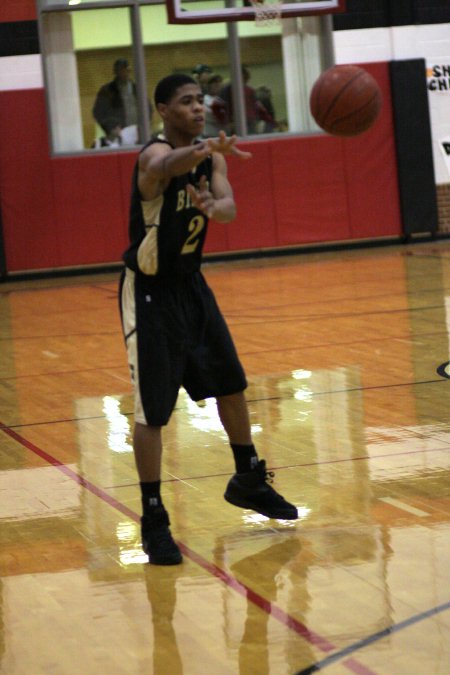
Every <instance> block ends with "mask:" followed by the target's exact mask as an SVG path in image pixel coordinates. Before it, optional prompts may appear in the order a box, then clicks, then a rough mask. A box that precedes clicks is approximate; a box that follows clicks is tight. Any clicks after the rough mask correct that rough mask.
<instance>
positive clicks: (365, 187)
mask: <svg viewBox="0 0 450 675" xmlns="http://www.w3.org/2000/svg"><path fill="white" fill-rule="evenodd" d="M365 67H366V68H367V69H368V70H370V72H372V74H373V75H374V76H375V77H376V78H377V80H378V82H379V83H380V85H381V87H382V90H383V96H384V105H383V109H382V113H381V116H380V118H379V120H378V121H377V123H376V124H375V125H374V127H373V128H372V129H371V130H369V131H368V132H366V133H365V134H362V135H361V136H359V137H356V138H351V139H339V138H333V137H330V136H325V135H317V136H308V137H286V136H285V137H280V138H279V139H273V140H255V141H252V142H248V143H242V147H245V148H246V149H249V150H251V152H252V153H253V158H252V159H251V160H248V161H246V162H242V161H239V160H237V159H236V158H231V159H230V160H229V162H228V166H229V176H230V179H231V182H232V185H233V189H234V193H235V197H236V201H237V204H238V217H237V219H236V221H235V222H234V223H232V224H230V225H227V226H225V225H218V224H215V223H211V225H210V229H209V234H208V239H207V243H206V252H210V253H212V252H216V253H217V252H233V251H242V250H259V249H266V248H274V247H285V246H296V245H301V244H305V243H308V244H310V243H313V242H332V241H339V240H352V239H361V238H376V237H381V236H387V235H397V236H400V234H401V222H400V210H399V197H398V187H397V168H396V160H395V147H394V135H393V124H392V113H391V101H390V94H389V78H388V69H387V64H383V63H377V64H371V65H367V64H365ZM46 124H47V123H46V113H45V102H44V91H43V90H41V89H34V90H21V91H5V92H0V192H1V196H0V198H1V209H2V217H3V234H4V243H5V252H6V261H7V270H8V272H15V271H22V270H34V269H42V268H59V267H65V266H72V265H77V266H78V265H85V264H101V263H108V262H117V261H118V260H120V257H121V254H122V251H123V250H124V248H125V247H126V242H127V220H128V196H129V187H130V177H131V170H132V166H133V163H134V161H135V156H136V153H108V154H105V155H103V154H102V155H101V156H99V155H98V154H92V155H90V154H86V155H85V156H74V157H64V158H51V157H50V155H49V139H48V131H47V126H46Z"/></svg>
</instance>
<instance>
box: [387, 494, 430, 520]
mask: <svg viewBox="0 0 450 675" xmlns="http://www.w3.org/2000/svg"><path fill="white" fill-rule="evenodd" d="M379 500H380V502H385V503H386V504H389V505H390V506H394V507H395V508H396V509H401V510H402V511H407V512H408V513H412V514H414V515H415V516H420V518H426V517H427V516H431V513H428V511H422V509H416V507H415V506H410V505H409V504H407V503H406V502H403V501H401V500H400V499H395V498H394V497H379Z"/></svg>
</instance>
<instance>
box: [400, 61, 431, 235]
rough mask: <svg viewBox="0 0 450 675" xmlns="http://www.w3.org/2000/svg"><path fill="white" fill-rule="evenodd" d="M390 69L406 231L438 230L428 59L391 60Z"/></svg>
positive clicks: (403, 220)
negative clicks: (427, 70)
mask: <svg viewBox="0 0 450 675" xmlns="http://www.w3.org/2000/svg"><path fill="white" fill-rule="evenodd" d="M389 72H390V79H391V95H392V103H393V106H392V110H393V115H394V128H395V146H396V153H397V172H398V182H399V193H400V211H401V218H402V226H403V232H404V234H405V235H406V236H407V237H408V236H409V235H411V234H418V233H426V232H428V233H430V234H434V233H435V232H436V231H437V229H438V208H437V198H436V181H435V174H434V164H433V152H432V136H431V123H430V112H429V106H428V92H427V84H426V64H425V59H408V60H400V61H391V62H390V64H389Z"/></svg>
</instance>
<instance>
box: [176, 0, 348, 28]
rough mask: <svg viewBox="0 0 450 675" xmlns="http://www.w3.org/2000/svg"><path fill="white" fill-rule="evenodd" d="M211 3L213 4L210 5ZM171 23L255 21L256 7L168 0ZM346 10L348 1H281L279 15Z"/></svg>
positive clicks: (243, 1) (224, 0)
mask: <svg viewBox="0 0 450 675" xmlns="http://www.w3.org/2000/svg"><path fill="white" fill-rule="evenodd" d="M208 5H210V6H208ZM166 6H167V17H168V22H169V23H173V24H193V23H218V22H223V21H225V22H227V21H254V20H255V18H256V10H255V8H254V7H253V6H252V4H251V2H250V1H249V0H236V1H234V0H220V1H216V2H211V3H208V2H195V0H166ZM344 11H345V0H311V1H306V2H305V1H304V0H298V1H297V2H295V0H287V2H283V3H282V4H281V9H280V18H281V19H284V18H288V17H293V16H317V15H320V14H332V13H335V12H344Z"/></svg>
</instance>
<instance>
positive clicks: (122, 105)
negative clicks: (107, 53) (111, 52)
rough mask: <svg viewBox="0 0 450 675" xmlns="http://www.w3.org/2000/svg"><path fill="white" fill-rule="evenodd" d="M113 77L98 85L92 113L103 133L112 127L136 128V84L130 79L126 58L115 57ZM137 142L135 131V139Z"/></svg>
mask: <svg viewBox="0 0 450 675" xmlns="http://www.w3.org/2000/svg"><path fill="white" fill-rule="evenodd" d="M113 72H114V79H113V80H112V81H111V82H108V83H107V84H104V85H103V86H102V87H100V89H99V91H98V93H97V96H96V99H95V103H94V107H93V109H92V114H93V116H94V118H95V120H96V122H98V124H99V125H100V126H101V127H102V129H103V131H104V132H105V134H108V131H109V130H111V129H112V128H116V127H119V128H120V129H121V130H123V129H126V128H134V129H136V130H137V123H138V106H137V93H136V85H135V83H134V82H133V81H132V80H131V77H130V74H131V68H130V64H129V63H128V61H127V59H117V60H116V61H115V62H114V66H113ZM134 142H137V133H136V140H135V141H134Z"/></svg>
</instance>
